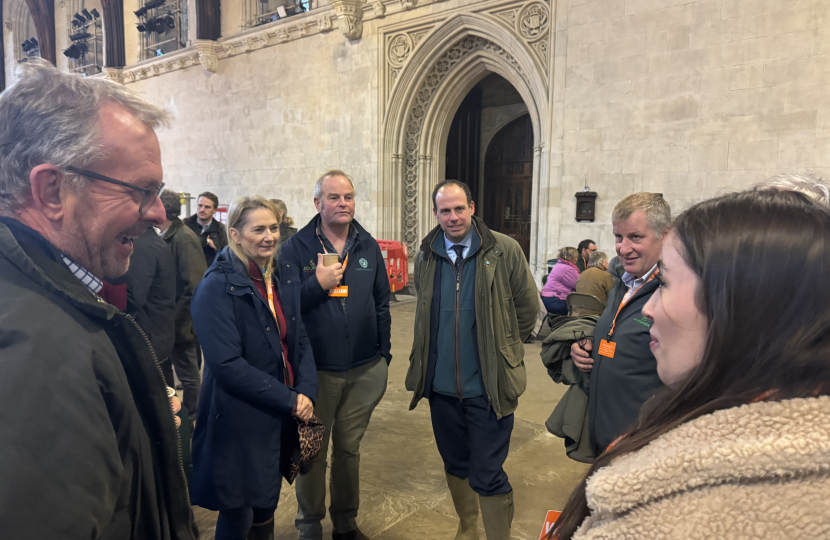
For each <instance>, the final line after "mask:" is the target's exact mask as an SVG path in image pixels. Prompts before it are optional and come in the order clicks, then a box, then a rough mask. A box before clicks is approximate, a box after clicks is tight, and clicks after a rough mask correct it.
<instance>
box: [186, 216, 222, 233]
mask: <svg viewBox="0 0 830 540" xmlns="http://www.w3.org/2000/svg"><path fill="white" fill-rule="evenodd" d="M184 222H185V223H189V224H192V225H195V226H196V227H198V228H199V231H200V232H201V230H202V224H201V223H199V216H197V215H196V214H193V215H192V216H190V217H188V218H185V219H184ZM205 232H219V222H218V221H216V218H210V225H208V228H207V231H205Z"/></svg>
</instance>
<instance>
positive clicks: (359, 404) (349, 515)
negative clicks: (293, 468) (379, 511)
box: [294, 358, 389, 540]
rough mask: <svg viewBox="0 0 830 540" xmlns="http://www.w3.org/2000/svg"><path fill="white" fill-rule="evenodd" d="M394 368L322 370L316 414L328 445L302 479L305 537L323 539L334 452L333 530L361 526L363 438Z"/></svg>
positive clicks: (300, 521) (380, 362) (381, 363)
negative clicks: (328, 462) (328, 475)
mask: <svg viewBox="0 0 830 540" xmlns="http://www.w3.org/2000/svg"><path fill="white" fill-rule="evenodd" d="M388 373H389V368H388V366H387V364H386V360H385V359H383V358H378V359H377V360H375V361H373V362H370V363H368V364H365V365H363V366H360V367H356V368H354V369H350V370H349V371H344V372H333V371H318V372H317V385H318V391H317V401H316V403H315V406H314V414H315V415H316V416H317V418H318V419H319V420H320V422H322V423H323V425H324V426H326V434H325V438H324V439H323V448H322V449H321V450H320V453H319V454H317V457H316V458H314V462H313V465H312V467H311V470H310V471H309V472H308V473H306V474H301V475H299V476H298V477H297V519H296V520H295V522H294V524H295V526H296V527H297V530H298V531H300V534H299V537H300V538H301V539H313V540H320V539H322V537H323V526H322V525H321V523H320V521H322V519H323V518H325V517H326V459H327V455H328V447H329V440H331V444H332V456H331V486H330V490H331V506H330V507H329V512H330V514H331V521H332V524H333V525H334V530H335V531H336V532H338V533H348V532H351V531H353V530H355V529H356V528H357V510H358V507H359V506H360V441H361V439H363V434H364V433H365V432H366V428H367V427H368V426H369V420H370V419H371V417H372V411H374V410H375V407H376V406H377V404H378V403H380V400H381V398H382V397H383V394H384V393H385V392H386V380H387V376H388Z"/></svg>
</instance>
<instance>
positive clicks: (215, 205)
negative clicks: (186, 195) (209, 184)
mask: <svg viewBox="0 0 830 540" xmlns="http://www.w3.org/2000/svg"><path fill="white" fill-rule="evenodd" d="M202 197H204V198H205V199H207V200H209V201H211V202H212V203H213V209H214V210H216V209H217V208H218V207H219V197H217V196H216V195H214V194H213V193H211V192H210V191H205V192H204V193H199V196H198V197H196V202H197V203H198V202H199V199H201V198H202Z"/></svg>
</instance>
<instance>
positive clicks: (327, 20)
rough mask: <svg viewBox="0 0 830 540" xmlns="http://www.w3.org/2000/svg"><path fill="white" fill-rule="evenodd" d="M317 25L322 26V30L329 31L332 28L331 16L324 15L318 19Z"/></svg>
mask: <svg viewBox="0 0 830 540" xmlns="http://www.w3.org/2000/svg"><path fill="white" fill-rule="evenodd" d="M317 27H318V28H320V31H321V32H328V31H329V30H331V28H332V27H331V17H329V16H328V15H323V16H322V17H320V18H319V19H317Z"/></svg>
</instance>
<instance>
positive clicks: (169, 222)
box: [159, 189, 205, 422]
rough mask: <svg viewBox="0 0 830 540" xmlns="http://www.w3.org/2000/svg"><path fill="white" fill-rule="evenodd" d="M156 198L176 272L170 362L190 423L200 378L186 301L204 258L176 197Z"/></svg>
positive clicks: (169, 193)
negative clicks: (161, 205)
mask: <svg viewBox="0 0 830 540" xmlns="http://www.w3.org/2000/svg"><path fill="white" fill-rule="evenodd" d="M160 198H161V202H162V204H163V205H164V211H165V213H166V215H167V217H166V219H165V220H164V223H162V224H161V225H159V235H160V236H161V237H162V239H164V241H165V243H167V247H168V248H169V249H170V253H171V254H172V255H173V263H174V266H175V271H176V322H175V331H176V340H175V344H174V345H173V353H172V354H171V355H170V359H171V360H172V362H173V367H174V368H175V370H176V376H177V377H178V378H179V380H180V381H181V382H182V389H183V390H184V399H183V402H184V406H185V407H186V408H187V410H188V412H189V414H190V419H191V422H192V421H193V419H194V418H196V408H197V407H198V405H199V387H200V385H201V377H200V376H199V362H198V359H197V358H198V348H199V344H198V342H197V341H196V334H195V333H194V332H193V320H192V318H191V316H190V301H191V299H192V298H193V291H195V290H196V286H197V285H198V284H199V282H200V281H201V280H202V274H204V273H205V258H204V256H203V254H202V245H201V243H200V242H199V237H198V236H196V233H194V232H193V231H191V230H190V229H189V228H188V227H185V225H184V223H183V222H182V220H181V219H179V213H180V212H181V210H182V203H181V199H180V198H179V194H178V193H176V192H175V191H172V190H169V189H165V190H164V191H162V192H161V196H160ZM167 384H168V385H170V386H172V385H173V381H167Z"/></svg>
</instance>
